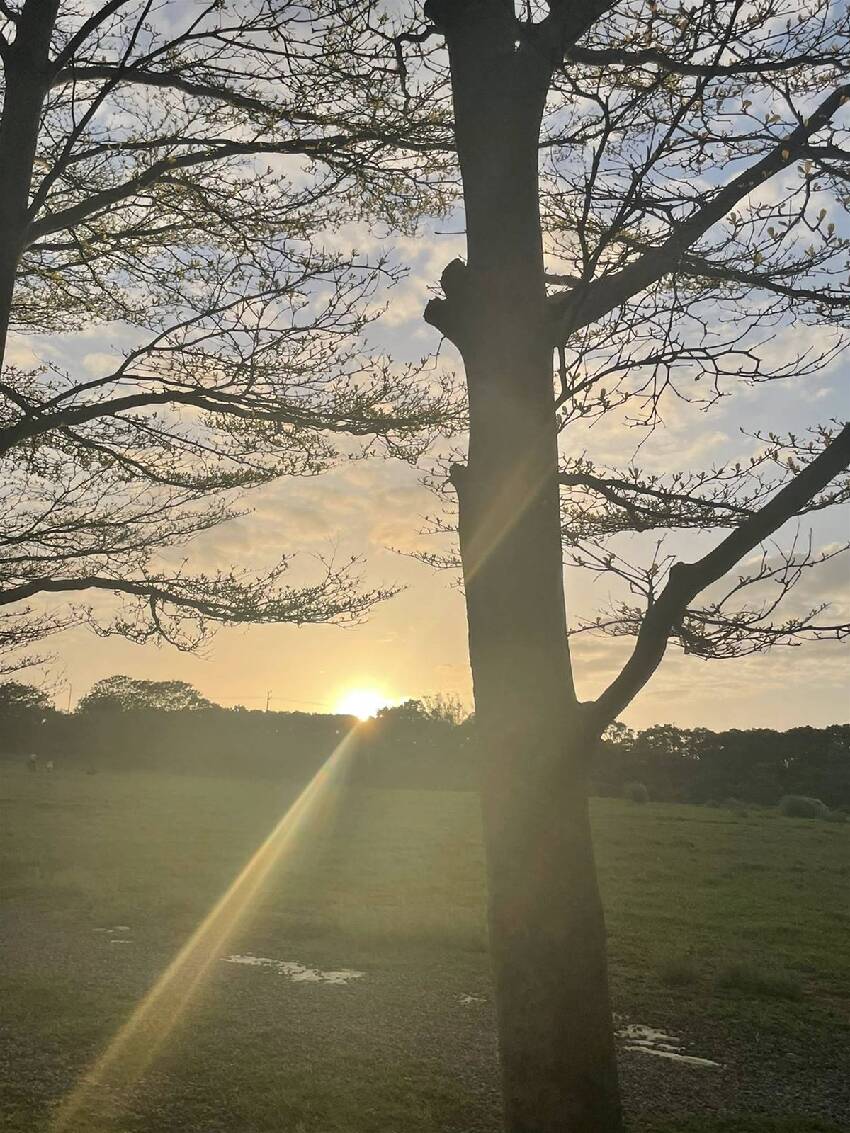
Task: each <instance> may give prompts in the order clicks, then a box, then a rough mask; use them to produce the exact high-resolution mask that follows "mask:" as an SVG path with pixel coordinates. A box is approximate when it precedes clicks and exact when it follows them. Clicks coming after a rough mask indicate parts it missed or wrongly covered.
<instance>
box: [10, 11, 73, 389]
mask: <svg viewBox="0 0 850 1133" xmlns="http://www.w3.org/2000/svg"><path fill="white" fill-rule="evenodd" d="M58 8H59V0H27V3H26V4H24V7H23V9H22V10H21V13H20V16H19V18H18V26H17V32H16V35H15V40H14V42H13V43H12V45H11V47H10V48H9V49H8V52H7V55H6V58H5V59H4V61H3V69H4V78H5V83H6V90H5V94H4V97H3V111H2V115H0V369H1V368H2V366H3V362H4V359H5V355H6V339H7V337H8V332H9V322H10V318H11V311H12V299H13V295H14V290H15V275H16V272H17V269H18V261H19V260H20V257H21V253H22V252H23V250H24V248H25V246H26V234H27V226H28V217H27V210H28V208H29V194H30V187H31V184H32V175H33V167H34V163H35V153H36V146H37V144H38V134H39V128H40V124H41V112H42V107H43V105H44V99H45V97H46V95H47V91H48V90H49V89H50V40H51V36H52V34H53V26H54V24H55V22H56V13H57V11H58Z"/></svg>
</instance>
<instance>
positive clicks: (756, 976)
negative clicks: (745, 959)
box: [715, 964, 803, 999]
mask: <svg viewBox="0 0 850 1133" xmlns="http://www.w3.org/2000/svg"><path fill="white" fill-rule="evenodd" d="M715 986H716V987H718V988H720V989H721V990H723V991H740V992H742V993H743V994H744V995H753V996H758V997H760V998H762V999H799V998H800V997H801V996H802V994H803V988H802V985H801V983H800V981H799V980H798V979H797V978H796V976H792V975H789V974H788V973H787V972H771V971H767V970H765V969H764V968H757V967H756V966H755V965H754V964H728V965H727V966H726V967H725V968H723V969H722V970H721V971H720V972H719V973H718V976H717V979H716V980H715Z"/></svg>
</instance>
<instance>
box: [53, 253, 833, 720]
mask: <svg viewBox="0 0 850 1133" xmlns="http://www.w3.org/2000/svg"><path fill="white" fill-rule="evenodd" d="M457 250H458V239H457V238H456V237H451V238H448V239H445V240H443V242H442V244H441V242H440V240H439V239H438V238H436V237H434V238H432V239H431V240H429V241H428V242H426V243H421V244H417V243H416V242H412V241H411V242H408V243H407V245H406V246H399V247H397V249H396V251H397V252H398V253H399V254H400V255H402V256H405V255H406V256H407V257H408V262H409V263H410V265H411V273H410V276H409V278H408V279H407V280H406V281H405V283H404V284H403V285H402V286H401V288H400V289H399V291H398V292H397V294H396V295H395V296H394V298H393V305H392V307H391V311H390V315H389V318H388V319H387V321H386V323H385V324H384V325H383V327H382V329H381V334H382V335H383V336H384V338H383V340H382V341H384V342H385V343H386V345H387V346H388V348H390V349H394V350H395V352H396V353H397V354H399V355H405V354H407V355H408V356H411V357H412V356H416V355H419V354H423V353H426V352H427V351H429V350H433V349H435V348H436V347H437V345H438V340H437V337H436V335H435V333H434V332H433V331H432V330H431V329H430V328H428V327H427V326H425V324H424V323H422V321H421V310H422V306H423V305H424V302H425V301H426V300H427V297H428V289H429V286H431V285H432V283H433V281H434V279H436V278H438V276H439V271H440V269H441V266H442V265H443V264H444V263H445V262H447V260H448V259H450V258H451V257H452V256H453V255H454V254H455V253H456V251H457ZM811 333H812V332H811V331H810V330H809V328H806V327H795V328H788V330H787V334H788V335H789V336H793V339H794V342H795V344H796V345H799V342H800V339H801V337H803V336H805V335H807V334H811ZM789 340H790V338H789ZM88 345H89V346H91V343H89V344H88ZM785 345H787V344H785ZM773 348H774V349H776V350H778V351H781V350H783V349H784V348H785V346H784V345H783V342H782V341H779V342H777V343H775V344H774V347H773ZM444 360H445V362H446V364H447V365H453V364H455V360H453V359H451V358H449V357H448V356H447V355H446V354H444ZM846 383H847V373H846V366H845V365H842V364H841V362H840V360H839V361H838V362H836V363H834V364H833V365H832V366H831V367H830V369H829V370H827V371H826V372H824V373H820V374H818V375H815V376H813V377H811V378H807V379H803V380H801V381H799V382H796V383H777V384H772V385H771V386H770V387H768V388H765V387H759V388H756V389H751V388H743V389H741V390H740V391H738V393H737V394H736V395H735V396H733V397H730V398H729V399H727V400H726V401H724V402H721V404H720V405H719V406H718V407H717V408H716V409H715V410H714V411H713V412H712V413H711V414H708V415H706V414H704V413H702V412H700V411H699V410H698V409H696V408H695V407H693V406H690V407H688V406H682V405H680V406H677V407H676V408H675V409H674V410H672V411H671V412H670V413H669V414H668V418H667V422H668V427H667V428H666V429H665V430H663V431H658V432H656V433H654V434H653V435H652V436H650V437H648V438H645V443H644V446H643V448H642V449H641V453H640V459H641V463H642V464H643V465H644V466H645V467H647V468H653V469H657V470H660V471H664V470H668V469H669V468H671V467H673V466H674V464H673V462H675V466H676V467H705V466H707V465H708V464H710V463H711V462H712V461H722V460H725V459H728V457H729V456H730V455H733V454H738V455H741V454H743V453H746V452H749V451H750V450H751V448H752V447H753V445H752V442H750V441H748V440H747V439H746V438H744V437H742V436H741V433H740V430H741V428H750V427H754V426H760V427H762V428H773V429H777V430H782V429H783V428H785V429H787V428H799V427H800V424H801V414H802V413H803V412H804V413H805V418H804V419H805V420H806V421H816V420H826V419H828V418H830V417H833V416H840V415H841V414H842V413H843V414H844V415H846V412H847V394H846V388H847V386H846ZM638 439H639V438H638V437H636V435H635V434H634V432H633V431H630V430H627V429H624V428H623V427H622V425H621V424H620V423H618V422H617V421H616V420H613V419H612V420H610V421H608V422H603V423H602V424H600V426H597V427H596V428H595V429H594V430H593V431H591V432H589V433H588V434H587V435H586V436H584V437H582V438H580V439H579V441H578V442H576V443H581V444H582V445H586V447H587V451H588V452H589V453H591V454H592V455H593V456H594V457H595V458H597V459H599V460H602V461H604V460H611V461H617V462H618V463H624V462H625V461H626V460H627V459H628V457H629V456H630V455H631V454H632V452H633V451H634V448H635V445H636V444H637V441H638ZM640 439H643V438H640ZM435 502H436V501H435V498H434V496H433V495H432V493H431V492H429V491H428V490H427V489H426V488H425V487H424V486H423V484H422V482H421V478H420V476H419V475H418V474H417V473H416V471H415V470H413V469H411V468H410V467H408V466H406V465H404V464H402V463H400V462H398V461H392V460H386V459H373V460H368V461H362V462H355V463H352V464H346V465H344V466H343V467H341V468H338V469H336V470H334V471H332V472H330V473H327V474H325V475H323V476H320V477H316V478H311V479H301V480H288V481H279V482H277V483H276V484H273V485H270V486H268V487H266V488H264V489H262V490H260V491H258V492H256V493H254V494H253V495H252V496H251V497H250V500H249V506H250V511H249V512H248V513H247V514H245V515H243V516H242V517H241V518H239V519H237V520H235V521H233V522H230V523H228V524H225V525H223V526H221V527H219V528H216V529H215V530H214V531H212V532H210V533H207V534H206V535H205V536H203V537H202V538H201V539H200V540H199V541H198V542H197V545H196V548H195V552H194V554H193V559H194V561H195V562H196V563H197V564H198V565H199V566H200V567H201V568H203V567H205V566H212V565H222V564H225V565H226V564H229V563H239V564H243V565H248V566H253V567H256V568H257V569H258V570H261V569H263V567H264V566H265V565H269V564H270V563H272V562H273V561H275V560H276V559H277V558H278V557H279V555H280V554H281V553H284V552H287V553H288V552H292V551H298V552H300V554H299V556H298V558H297V559H296V566H295V568H294V580H297V579H300V578H302V577H303V578H305V579H306V578H309V577H310V572H311V570H313V569H314V566H315V564H314V560H313V558H312V556H314V555H324V556H327V555H329V554H335V555H337V556H338V557H339V558H344V557H347V556H348V555H352V554H353V555H357V556H359V557H360V558H361V559H362V561H363V576H364V581H365V582H366V584H367V585H369V586H399V587H401V590H400V592H399V593H398V594H397V595H396V596H395V597H393V598H391V599H389V600H387V601H386V602H384V603H381V604H380V605H379V606H377V607H375V608H374V609H373V610H372V612H371V614H370V615H369V616H368V617H367V618H365V619H364V620H363V621H362V623H360V624H358V625H355V626H349V627H338V626H322V625H316V626H306V627H301V628H298V627H295V626H265V627H250V628H249V627H238V628H231V629H223V630H220V631H219V632H218V634H217V635H216V637H215V638H214V639H213V640H212V641H211V642H210V643H208V644H207V645H206V646H205V647H204V648H203V650H202V652H201V653H200V654H198V655H187V654H181V653H178V652H177V651H175V650H174V649H173V648H171V647H169V646H162V647H159V648H157V647H154V646H151V645H147V646H138V645H133V644H131V643H129V642H126V641H124V640H122V639H119V638H109V639H99V638H96V637H94V636H93V635H92V634H91V633H90V632H89V631H87V630H85V629H83V628H78V629H74V630H72V631H68V632H66V633H65V634H63V635H61V636H59V637H57V638H55V639H53V642H52V648H53V651H54V654H55V663H54V664H53V666H52V667H51V671H50V677H51V680H52V683H53V686H54V688H55V689H56V696H57V702H58V704H59V705H60V706H61V707H66V706H67V705H73V704H75V703H76V701H77V700H78V699H79V697H80V696H81V695H82V694H83V693H84V692H85V691H86V690H87V689H88V688H89V687H90V686H91V685H92V684H93V683H94V682H95V681H97V680H99V679H101V678H103V677H105V676H108V675H111V674H113V673H125V674H128V675H131V676H135V677H142V678H147V679H172V678H176V679H182V680H187V681H190V682H192V683H193V684H194V685H196V686H197V688H198V689H199V690H200V691H201V692H202V693H203V694H204V695H205V696H207V697H209V698H210V699H212V700H214V701H217V702H219V703H221V704H224V705H233V704H243V705H245V706H247V707H249V708H263V707H265V706H266V704H267V703H268V705H269V706H270V707H271V708H272V709H277V710H282V711H286V710H304V711H312V712H323V711H333V710H334V709H335V708H337V707H338V706H339V704H340V702H341V701H342V700H343V698H344V697H345V696H346V695H347V694H349V693H350V692H352V691H354V690H358V689H368V690H374V691H375V692H377V693H378V694H380V696H381V697H382V698H384V699H385V700H386V701H387V702H388V703H394V702H398V701H401V700H404V699H407V698H409V697H422V696H434V695H437V694H444V695H450V696H455V697H457V698H459V699H460V700H461V701H462V702H463V703H464V704H465V705H466V706H467V707H469V708H471V707H472V690H471V680H470V675H469V667H468V660H467V652H466V625H465V615H464V606H463V597H462V594H461V592H460V590H459V587H458V578H457V576H456V575H455V573H454V572H451V571H435V570H433V569H432V568H430V567H428V566H425V565H423V564H422V563H421V562H419V561H418V560H415V559H413V558H411V557H410V554H409V552H411V551H413V550H416V549H421V548H422V547H427V546H429V540H428V538H427V537H426V538H424V539H423V537H422V535H421V532H422V530H423V529H424V528H426V527H427V517H428V515H429V514H433V512H434V510H435ZM847 534H848V524H847V514H846V512H845V513H844V515H843V516H833V517H832V518H831V519H830V520H828V521H827V522H824V521H821V522H820V523H819V525H818V527H817V529H816V541H818V542H819V543H820V544H821V545H828V544H831V543H835V542H836V541H839V540H840V539H841V538H842V536H846V535H847ZM785 535H786V538H785V540H784V541H785V542H787V538H788V537H789V535H790V532H789V531H786V532H785ZM721 537H722V534H715V535H711V536H707V537H706V540H707V541H704V542H703V543H702V544H701V545H702V547H703V549H705V548H707V546H708V545H710V543H711V542H713V541H716V540H718V539H719V538H721ZM695 549H696V544H694V543H693V542H692V543H691V544H690V545H685V546H683V548H682V550H683V553H685V555H686V556H687V552H688V551H693V550H695ZM565 587H566V592H567V602H568V609H569V610H570V611H571V612H573V613H575V614H587V613H590V612H591V611H593V610H594V609H595V608H598V607H599V605H600V604H604V599H605V598H606V596H607V592H608V590H609V584H608V582H607V581H606V580H597V581H596V582H594V581H592V580H591V579H589V578H588V577H586V576H584V575H583V574H581V573H580V572H577V571H575V570H574V569H568V570H567V571H566V572H565ZM823 600H830V601H832V602H833V611H832V613H833V615H835V614H839V613H841V611H844V613H845V616H847V617H850V613H848V611H850V577H848V561H847V559H846V558H839V559H836V560H834V561H833V562H831V563H829V564H826V565H825V566H824V567H822V568H820V570H819V571H818V572H816V575H815V574H814V573H813V574H812V575H810V576H809V577H807V578H806V579H805V580H804V583H803V584H802V586H801V590H800V592H799V594H798V595H797V597H796V598H795V601H796V602H798V603H799V604H800V605H801V606H802V605H805V604H807V603H810V604H812V605H814V604H816V603H818V602H819V601H823ZM630 645H631V642H630V640H629V639H610V638H597V637H589V636H580V637H577V638H575V639H574V641H573V654H574V659H575V671H576V678H577V684H578V692H579V696H580V697H581V698H590V697H592V696H594V695H597V694H598V693H599V692H600V691H601V690H602V689H603V688H604V687H605V685H606V684H607V682H608V681H609V680H610V679H611V678H612V677H613V676H614V675H615V673H616V671H617V668H618V665H619V664H622V662H623V660H624V659H625V657H626V655H627V652H628V650H629V648H630ZM622 718H623V720H624V721H625V722H626V723H628V724H629V725H630V726H632V727H641V728H642V727H647V726H649V725H651V724H653V723H663V722H671V723H674V724H677V725H679V726H682V727H692V726H705V727H709V728H713V729H722V728H726V727H758V726H761V727H776V728H788V727H792V726H795V725H798V724H811V725H817V726H822V725H825V724H828V723H832V722H836V721H846V720H848V719H850V680H848V654H847V646H846V644H841V643H834V642H824V643H813V644H808V645H805V646H803V647H800V648H779V649H776V650H774V651H772V652H771V653H768V654H762V655H757V656H754V657H749V658H744V659H741V660H725V661H708V662H706V661H702V660H699V659H696V658H693V657H685V656H683V655H682V654H681V653H680V652H679V651H677V650H676V649H674V648H671V649H670V650H668V654H667V657H666V659H665V660H664V662H663V664H662V666H661V668H660V670H659V671H658V672H657V673H656V675H655V677H654V678H653V680H652V681H651V682H650V684H649V686H647V688H646V689H644V691H643V692H642V693H641V694H639V696H638V698H637V699H636V701H635V702H634V703H633V704H632V705H631V706H630V708H629V709H628V710H627V711H625V712H624V713H623V716H622Z"/></svg>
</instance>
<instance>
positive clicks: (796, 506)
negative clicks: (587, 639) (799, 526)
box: [590, 425, 850, 727]
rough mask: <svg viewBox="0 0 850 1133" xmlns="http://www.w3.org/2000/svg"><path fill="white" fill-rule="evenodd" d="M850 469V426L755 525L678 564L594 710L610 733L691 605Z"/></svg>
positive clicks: (761, 513)
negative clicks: (688, 560)
mask: <svg viewBox="0 0 850 1133" xmlns="http://www.w3.org/2000/svg"><path fill="white" fill-rule="evenodd" d="M848 466H850V425H845V426H844V428H843V429H842V430H841V432H840V433H839V434H838V435H837V436H836V437H835V438H834V439H833V440H832V441H831V442H830V443H829V444H828V445H827V447H826V448H825V449H824V450H823V452H822V453H821V454H820V455H819V456H817V457H816V458H815V459H814V460H813V461H812V462H811V464H809V465H807V467H806V468H804V469H803V471H802V472H800V473H798V475H797V476H795V477H794V479H793V480H792V481H791V482H790V484H787V485H786V486H785V487H784V488H782V489H781V491H779V492H777V494H776V495H775V496H774V497H773V499H771V500H770V501H769V502H768V503H766V504H765V505H764V507H762V508H759V510H758V511H756V512H755V513H754V514H753V516H752V517H751V518H750V519H747V520H745V521H744V522H743V523H742V524H741V525H740V527H738V528H736V529H735V530H734V531H733V532H732V533H731V534H730V535H727V537H726V538H725V539H723V540H722V542H720V543H719V544H718V545H717V546H716V547H715V548H714V550H712V551H709V553H708V554H707V555H704V556H703V558H701V559H698V560H697V561H696V562H693V563H675V564H674V565H673V566H672V567H671V568H670V573H669V576H668V580H667V585H666V586H665V587H664V589H663V590H662V592H661V594H660V595H659V597H658V599H657V601H656V602H655V603H653V605H651V606H650V607H649V609H648V610H647V612H646V615H645V616H644V619H643V624H642V625H641V628H640V632H639V633H638V638H637V642H636V644H635V648H634V651H633V653H632V655H631V657H630V658H629V659H628V661H627V662H626V664H625V665H624V667H623V669H622V671H621V672H620V674H619V676H617V677H616V678H615V679H614V680H613V681H612V682H611V684H610V685H609V686H608V688H607V689H606V690H605V691H604V692H603V693H602V694H601V696H600V697H599V698H598V699H597V700H596V701H595V702H594V703H593V704H592V705H590V712H591V713H592V714H593V716H594V718H595V720H596V722H597V724H599V725H601V726H602V727H604V726H605V725H606V724H608V723H610V721H611V720H613V719H614V718H615V717H616V716H617V715H618V714H619V713H620V712H622V710H623V709H624V708H625V707H626V706H627V705H628V704H629V703H630V702H631V701H632V699H633V698H634V697H635V695H636V694H637V693H638V692H639V691H640V689H642V688H643V686H644V685H645V684H646V682H647V681H648V680H649V678H650V677H651V676H652V674H653V673H654V672H655V670H656V669H657V668H658V665H659V664H660V662H661V659H662V657H663V656H664V652H665V650H666V648H667V641H668V638H669V636H670V632H671V631H672V630H673V629H674V628H675V627H676V625H677V624H678V623H679V622H680V621H681V620H682V618H683V617H684V615H685V612H686V610H687V607H688V603H689V602H692V601H693V599H694V598H695V597H696V596H697V594H699V593H700V592H701V591H702V590H705V589H706V587H708V586H710V585H711V584H712V583H714V582H717V581H718V579H720V578H722V577H723V575H724V574H726V572H727V571H729V570H731V569H732V567H734V566H735V564H736V563H738V562H740V560H741V559H742V558H743V557H744V555H746V554H748V552H750V551H752V550H753V548H755V547H757V546H758V544H759V543H761V542H762V540H764V539H766V538H767V537H768V536H769V535H772V534H773V532H774V531H776V530H777V529H778V528H779V527H781V526H782V524H783V523H785V522H786V520H788V519H790V518H791V517H792V516H794V515H796V513H797V512H798V511H799V510H800V509H801V508H803V507H805V505H806V504H807V503H808V502H809V500H811V499H812V498H813V497H814V496H815V495H816V494H817V493H818V492H820V491H822V490H823V489H824V488H825V487H826V486H827V484H829V482H830V481H831V480H832V479H833V477H835V476H837V475H838V473H839V472H842V471H844V470H845V469H846V468H847V467H848Z"/></svg>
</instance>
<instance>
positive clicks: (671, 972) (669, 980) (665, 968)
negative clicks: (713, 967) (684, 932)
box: [658, 956, 699, 987]
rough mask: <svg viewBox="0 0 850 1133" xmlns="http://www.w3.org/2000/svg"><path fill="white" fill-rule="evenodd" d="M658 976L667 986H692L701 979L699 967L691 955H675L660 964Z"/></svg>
mask: <svg viewBox="0 0 850 1133" xmlns="http://www.w3.org/2000/svg"><path fill="white" fill-rule="evenodd" d="M658 976H659V979H660V980H661V982H662V983H663V984H666V985H667V987H690V986H691V985H692V984H695V983H697V982H698V981H699V968H698V967H697V964H696V961H694V960H692V959H691V958H690V956H674V957H671V958H670V959H669V960H665V961H664V962H663V963H662V964H661V965H660V966H659V968H658Z"/></svg>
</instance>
